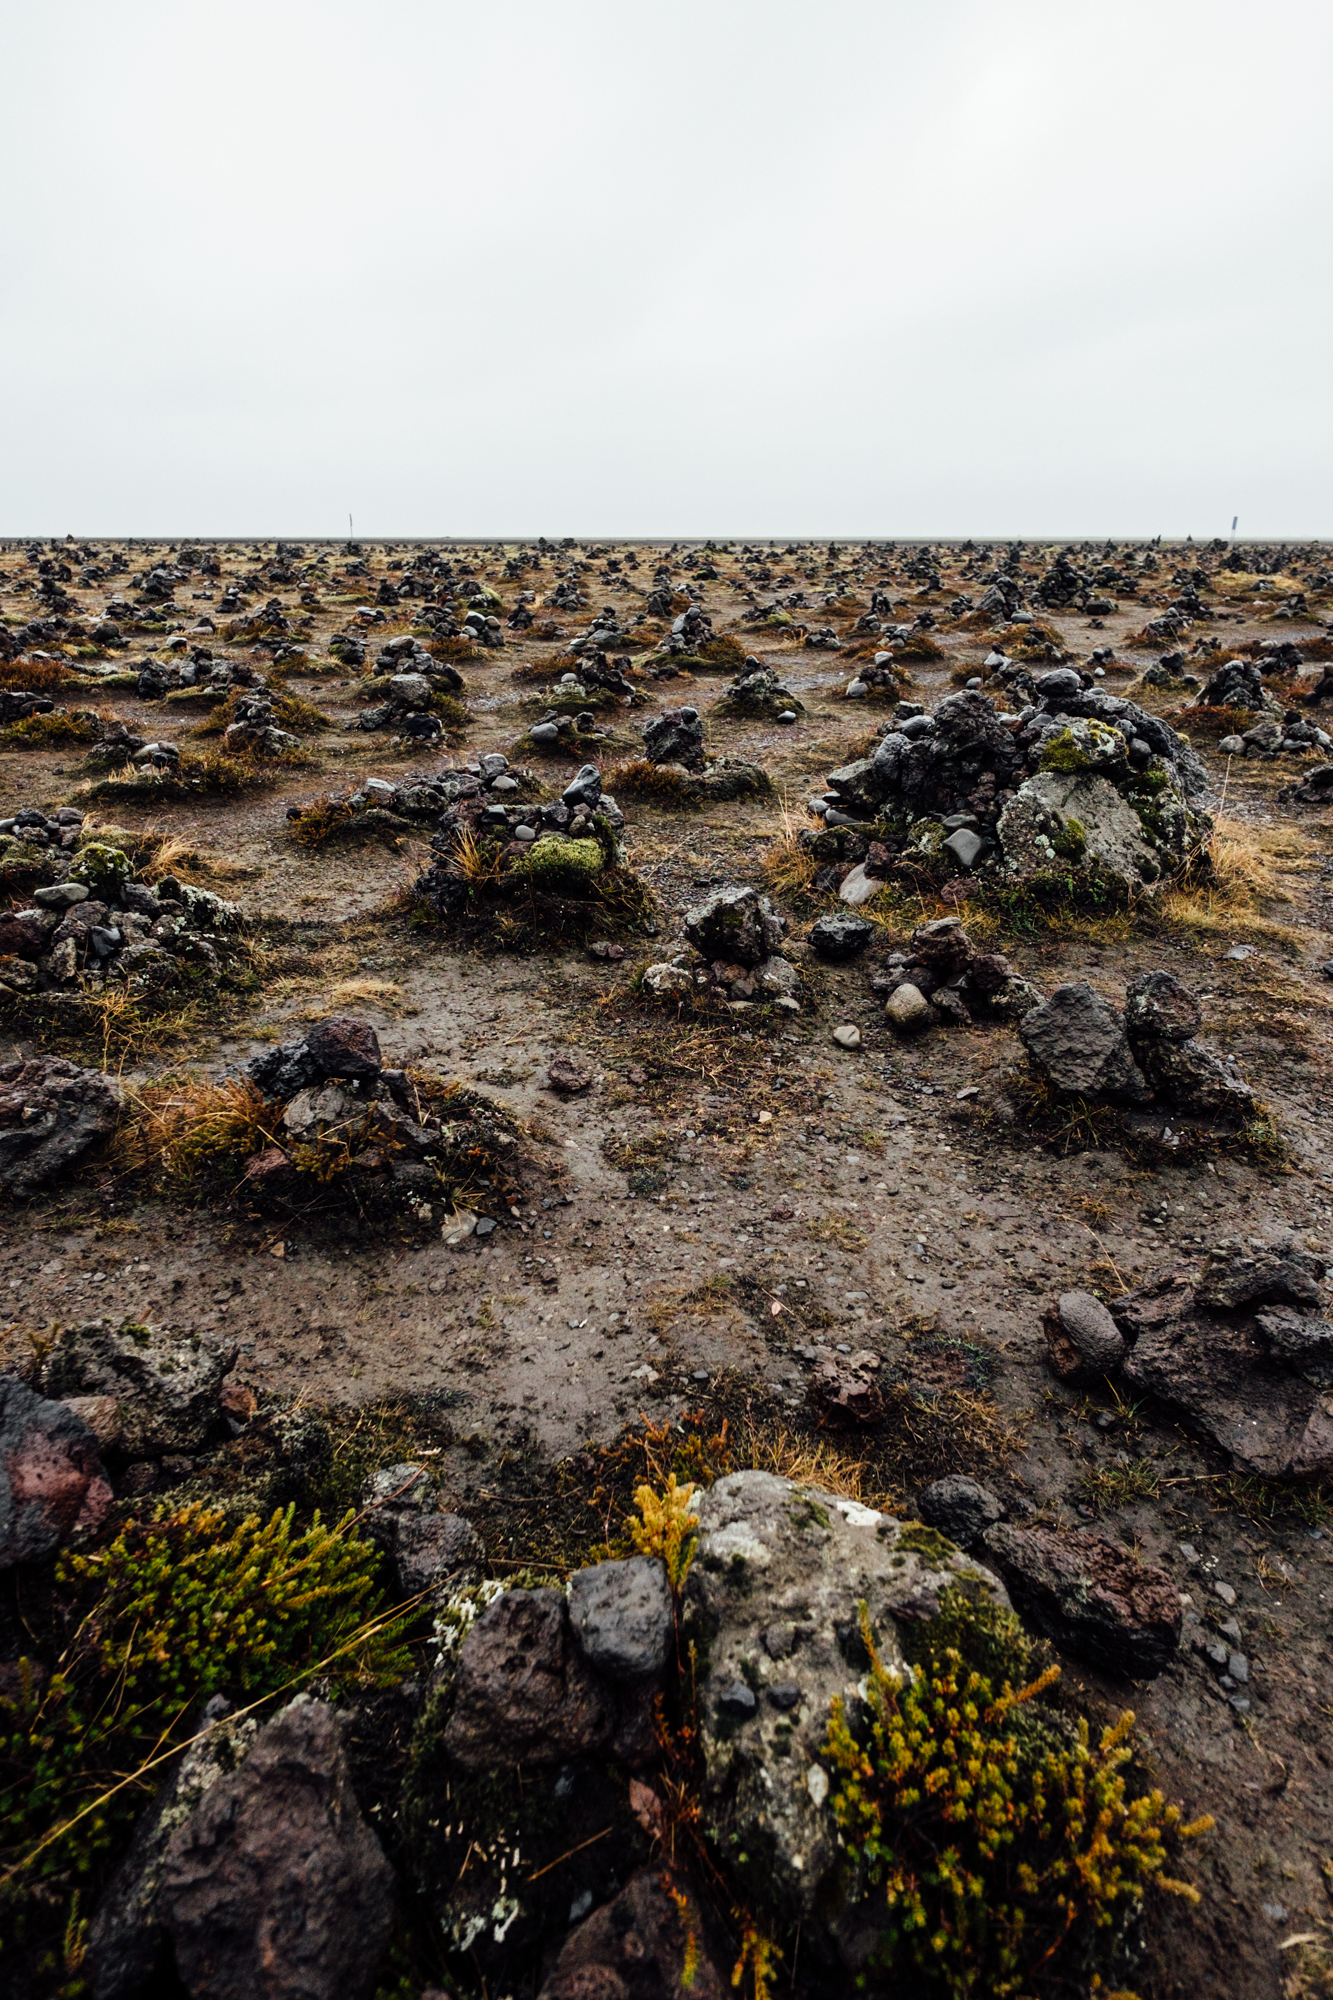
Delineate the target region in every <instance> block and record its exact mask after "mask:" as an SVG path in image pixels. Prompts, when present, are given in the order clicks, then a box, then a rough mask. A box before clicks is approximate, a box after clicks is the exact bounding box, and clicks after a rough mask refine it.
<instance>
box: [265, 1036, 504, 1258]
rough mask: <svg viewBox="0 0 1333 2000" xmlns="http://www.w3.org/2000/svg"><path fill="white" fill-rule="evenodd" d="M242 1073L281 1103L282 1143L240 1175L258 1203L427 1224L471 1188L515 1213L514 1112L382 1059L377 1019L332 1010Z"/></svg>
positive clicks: (280, 1210) (475, 1197) (477, 1198)
mask: <svg viewBox="0 0 1333 2000" xmlns="http://www.w3.org/2000/svg"><path fill="white" fill-rule="evenodd" d="M244 1074H245V1075H246V1076H247V1077H248V1078H249V1080H250V1082H251V1083H252V1084H253V1086H254V1088H255V1089H256V1090H257V1091H258V1092H259V1094H260V1095H261V1096H262V1097H263V1098H264V1100H265V1101H266V1102H267V1103H269V1104H272V1105H274V1106H276V1107H279V1109H278V1110H277V1112H276V1114H275V1115H276V1123H275V1126H274V1133H273V1137H274V1144H272V1145H271V1146H268V1147H266V1148H265V1149H264V1150H263V1151H262V1152H260V1153H257V1154H256V1155H255V1156H254V1158H253V1159H251V1161H250V1162H249V1164H248V1166H247V1168H246V1172H245V1177H244V1180H243V1182H242V1186H243V1189H244V1193H245V1196H246V1199H247V1200H250V1201H252V1202H253V1203H254V1204H256V1205H258V1206H260V1207H263V1208H265V1209H267V1210H269V1211H270V1212H273V1213H276V1214H284V1213H288V1212H290V1211H292V1210H293V1209H298V1208H305V1207H307V1206H309V1205H310V1204H311V1203H312V1202H315V1201H318V1200H319V1199H320V1198H321V1196H326V1197H329V1198H332V1199H344V1200H350V1201H355V1202H356V1203H358V1204H359V1205H361V1206H362V1207H366V1208H370V1209H373V1210H376V1211H378V1212H380V1213H385V1212H392V1211H397V1212H401V1213H403V1214H410V1215H411V1216H414V1217H415V1218H416V1219H417V1220H418V1221H420V1222H431V1221H438V1220H440V1218H441V1216H445V1217H447V1215H448V1213H449V1211H450V1209H451V1206H452V1204H453V1201H454V1198H455V1196H457V1195H458V1194H459V1193H460V1192H461V1191H466V1192H467V1195H468V1200H469V1202H470V1203H473V1204H480V1205H483V1206H490V1207H494V1208H496V1209H497V1210H498V1211H500V1212H501V1213H505V1214H507V1213H508V1207H507V1200H506V1191H507V1190H508V1189H509V1188H510V1187H511V1186H512V1185H514V1175H515V1173H516V1172H517V1170H518V1167H519V1164H520V1162H521V1159H522V1149H521V1147H520V1145H519V1141H518V1133H517V1129H516V1127H515V1126H514V1125H513V1123H512V1121H510V1120H509V1118H508V1117H507V1115H506V1114H505V1113H504V1112H503V1111H502V1110H501V1108H500V1107H499V1106H498V1105H496V1104H494V1103H492V1102H491V1101H490V1100H489V1099H487V1098H484V1097H482V1096H480V1095H479V1094H476V1093H472V1092H465V1091H463V1090H461V1089H459V1088H457V1087H451V1086H449V1085H446V1084H444V1083H442V1082H441V1081H440V1080H439V1079H438V1078H430V1077H425V1076H409V1075H408V1074H407V1073H406V1072H404V1071H403V1070H392V1069H385V1068H384V1066H383V1063H382V1061H381V1057H380V1046H379V1039H378V1037H377V1035H376V1033H375V1030H374V1028H373V1027H371V1025H370V1023H369V1022H367V1021H359V1020H356V1019H355V1018H353V1017H352V1016H349V1015H335V1016H333V1017H332V1018H331V1019H329V1020H327V1021H321V1022H320V1023H319V1025H318V1026H317V1027H314V1028H312V1029H310V1031H309V1033H308V1034H306V1035H304V1036H303V1037H302V1038H301V1040H300V1041H297V1042H284V1043H283V1044H282V1045H281V1046H280V1047H279V1048H275V1049H268V1050H265V1052H264V1053H263V1054H262V1055H258V1056H255V1057H253V1058H252V1059H251V1061H250V1062H249V1063H247V1064H246V1066H245V1071H244ZM491 1226H493V1224H492V1225H491Z"/></svg>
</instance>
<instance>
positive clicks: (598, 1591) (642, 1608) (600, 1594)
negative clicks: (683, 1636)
mask: <svg viewBox="0 0 1333 2000" xmlns="http://www.w3.org/2000/svg"><path fill="white" fill-rule="evenodd" d="M569 1622H570V1625H571V1627H572V1629H573V1633H574V1637H575V1640H576V1641H577V1643H578V1648H579V1651H580V1653H581V1654H582V1656H583V1658H584V1660H585V1661H586V1663H587V1665H588V1666H590V1667H591V1668H592V1669H593V1671H594V1672H596V1673H600V1674H605V1675H606V1676H607V1678H608V1679H609V1680H615V1681H638V1680H648V1679H651V1678H653V1677H654V1676H656V1675H657V1674H660V1673H661V1671H662V1669H663V1667H665V1665H666V1662H667V1655H668V1652H669V1651H670V1647H671V1639H672V1634H673V1632H674V1629H675V1619H674V1614H673V1611H672V1604H671V1591H670V1588H669V1587H668V1584H667V1580H666V1570H665V1569H664V1567H663V1565H662V1563H661V1561H660V1560H659V1559H658V1558H657V1557H656V1556H631V1557H630V1558H629V1559H628V1560H627V1561H625V1562H604V1563H595V1564H594V1565H593V1566H592V1567H591V1568H589V1569H581V1570H577V1571H575V1573H574V1575H573V1576H572V1577H571V1578H570V1580H569Z"/></svg>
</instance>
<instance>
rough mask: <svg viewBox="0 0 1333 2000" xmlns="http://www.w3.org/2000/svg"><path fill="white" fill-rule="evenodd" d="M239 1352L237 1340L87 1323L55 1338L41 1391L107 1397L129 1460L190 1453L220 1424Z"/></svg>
mask: <svg viewBox="0 0 1333 2000" xmlns="http://www.w3.org/2000/svg"><path fill="white" fill-rule="evenodd" d="M238 1352H239V1349H238V1348H237V1346H236V1344H235V1342H234V1341H231V1342H226V1343H224V1342H221V1341H214V1340H210V1339H208V1338H206V1337H205V1336H204V1335H203V1334H198V1333H178V1332H175V1331H173V1330H172V1329H171V1328H170V1327H160V1326H141V1325H139V1324H138V1323H137V1322H135V1321H133V1320H126V1321H125V1322H124V1323H123V1324H122V1325H121V1326H104V1325H102V1324H101V1322H100V1321H92V1322H89V1323H87V1324H85V1325H82V1326H72V1327H68V1328H66V1330H65V1332H64V1333H62V1334H61V1335H60V1338H59V1339H58V1340H57V1342H56V1344H55V1346H54V1347H53V1348H52V1349H51V1352H50V1353H49V1355H48V1356H47V1358H46V1361H45V1363H44V1364H43V1368H42V1386H43V1388H44V1389H45V1390H46V1391H47V1393H48V1395H53V1396H107V1397H110V1398H111V1399H112V1400H113V1401H114V1402H115V1404H116V1405H117V1408H118V1411H119V1415H120V1441H121V1445H122V1447H123V1449H124V1450H125V1451H126V1452H127V1453H128V1454H129V1456H130V1457H131V1458H144V1457H149V1458H151V1457H157V1456H160V1455H161V1454H162V1453H164V1452H176V1451H194V1450H197V1449H198V1447H199V1446H200V1445H202V1444H204V1443H205V1442H206V1441H207V1439H208V1436H209V1433H210V1431H211V1430H212V1429H213V1427H214V1425H215V1424H216V1423H217V1420H218V1397H219V1395H220V1394H221V1392H222V1382H223V1378H224V1376H226V1375H227V1374H229V1373H230V1371H231V1369H232V1368H233V1367H234V1366H235V1363H236V1356H237V1354H238Z"/></svg>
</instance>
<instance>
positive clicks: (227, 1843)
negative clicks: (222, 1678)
mask: <svg viewBox="0 0 1333 2000" xmlns="http://www.w3.org/2000/svg"><path fill="white" fill-rule="evenodd" d="M393 1904H394V1893H393V1871H392V1869H391V1868H390V1866H389V1863H388V1861H387V1860H386V1859H385V1856H384V1850H383V1848H382V1847H381V1846H380V1843H379V1841H378V1839H377V1838H376V1836H375V1834H374V1833H373V1832H372V1831H371V1829H370V1828H369V1827H368V1826H367V1825H366V1823H365V1821H364V1820H363V1819H362V1817H361V1811H360V1808H359V1807H358V1805H357V1803H356V1799H355V1797H354V1796H353V1794H352V1789H351V1784H350V1782H349V1779H348V1773H347V1766H346V1762H345V1760H344V1758H343V1753H342V1750H341V1747H340V1745H339V1743H338V1737H337V1725H336V1721H335V1718H334V1713H333V1710H332V1709H331V1708H329V1707H328V1706H327V1705H326V1704H325V1703H324V1702H319V1701H311V1700H310V1699H309V1698H308V1697H306V1696H298V1697H297V1699H296V1700H295V1701H294V1702H292V1704H291V1705H290V1707H288V1708H286V1709H284V1710H283V1712H282V1714H281V1715H279V1716H276V1717H275V1718H274V1720H273V1721H272V1722H270V1723H268V1724H267V1725H266V1726H265V1727H264V1728H263V1729H262V1730H261V1731H260V1732H259V1734H258V1735H257V1736H256V1738H255V1740H254V1744H253V1747H252V1748H251V1751H250V1754H249V1756H248V1757H247V1758H246V1759H245V1762H244V1763H243V1764H242V1765H241V1767H240V1769H239V1770H237V1771H235V1772H233V1773H232V1774H231V1775H230V1776H227V1777H222V1778H219V1780H218V1781H217V1783H216V1784H214V1785H213V1786H212V1787H211V1789H210V1790H209V1791H208V1793H207V1794H206V1796H205V1797H204V1799H203V1800H202V1802H201V1804H200V1806H199V1808H198V1810H197V1811H196V1812H194V1813H192V1814H191V1816H190V1817H189V1818H188V1819H187V1820H186V1821H185V1823H184V1825H182V1826H180V1827H178V1828H177V1830H176V1832H175V1833H174V1834H173V1835H172V1837H171V1840H170V1842H169V1843H168V1846H167V1850H166V1855H165V1857H164V1860H163V1864H162V1877H161V1885H160V1888H159V1890H158V1900H157V1907H158V1911H159V1914H160V1920H161V1922H162V1924H163V1926H164V1928H165V1930H166V1931H167V1933H168V1935H169V1937H170V1939H171V1943H172V1947H173V1949H174V1952H175V1959H176V1966H177V1969H178V1971H179V1973H180V1976H181V1979H182V1980H183V1982H184V1984H185V1986H186V1988H187V1990H188V1991H189V1993H190V1994H191V1996H192V2000H292V1996H293V1995H299V1996H301V2000H362V1996H365V1995H368V1994H369V1993H371V1992H372V1991H373V1989H374V1984H375V1975H376V1972H377V1969H378V1967H379V1962H380V1959H381V1957H382V1956H383V1954H384V1950H385V1948H386V1946H387V1944H388V1942H389V1934H390V1931H391V1930H392V1927H393Z"/></svg>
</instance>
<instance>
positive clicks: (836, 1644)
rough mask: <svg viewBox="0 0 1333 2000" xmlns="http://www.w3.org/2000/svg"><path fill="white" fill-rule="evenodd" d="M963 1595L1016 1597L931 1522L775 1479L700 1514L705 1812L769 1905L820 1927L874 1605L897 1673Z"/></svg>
mask: <svg viewBox="0 0 1333 2000" xmlns="http://www.w3.org/2000/svg"><path fill="white" fill-rule="evenodd" d="M950 1586H958V1587H960V1588H962V1589H964V1590H966V1591H970V1592H975V1593H978V1594H980V1595H982V1596H986V1597H989V1598H991V1599H992V1600H994V1601H997V1602H999V1603H1004V1602H1006V1601H1007V1600H1006V1598H1005V1593H1004V1588H1003V1586H1002V1585H1001V1583H1000V1582H999V1580H998V1579H997V1578H996V1577H995V1576H994V1575H993V1574H991V1573H990V1572H989V1571H987V1570H982V1569H979V1568H978V1566H977V1565H976V1564H975V1563H974V1562H972V1561H971V1560H970V1559H969V1558H968V1557H966V1556H964V1555H963V1554H962V1553H961V1552H960V1551H959V1550H958V1549H956V1548H955V1547H954V1546H953V1544H952V1543H950V1542H947V1541H945V1540H944V1539H943V1538H942V1537H941V1536H940V1535H938V1534H936V1533H934V1532H933V1531H932V1530H930V1529H927V1528H923V1527H921V1526H920V1525H919V1524H918V1525H917V1526H915V1527H904V1525H903V1524H902V1523H901V1522H899V1521H896V1520H894V1519H893V1518H892V1517H891V1516H890V1515H887V1514H880V1513H877V1512H875V1510H874V1509H873V1508H869V1507H862V1506H860V1505H858V1504H857V1503H856V1502H855V1501H851V1500H840V1499H837V1498H835V1497H834V1496H833V1495H832V1494H828V1493H822V1492H818V1491H816V1490H813V1489H810V1488H805V1487H800V1486H797V1485H795V1484H793V1482H792V1481H791V1480H788V1479H780V1478H778V1477H777V1476H776V1475H775V1474H772V1473H767V1472H737V1473H733V1474H731V1476H730V1477H728V1478H726V1479H720V1480H719V1481H718V1482H717V1484H716V1485H715V1486H713V1487H712V1488H711V1489H710V1490H709V1491H708V1492H707V1493H706V1494H705V1495H704V1496H703V1499H702V1502H701V1504H700V1509H699V1541H698V1547H697V1551H696V1554H695V1558H694V1563H693V1566H692V1568H691V1570H690V1575H689V1580H688V1583H687V1586H686V1599H685V1610H684V1618H683V1637H684V1639H685V1641H686V1642H687V1643H688V1642H689V1641H690V1640H693V1641H694V1642H695V1643H696V1644H697V1645H698V1648H699V1653H700V1659H701V1663H702V1670H701V1673H700V1678H699V1726H700V1732H701V1745H702V1749H703V1754H704V1760H705V1775H704V1784H703V1804H704V1810H705V1813H706V1815H707V1820H708V1824H709V1826H710V1828H711V1829H712V1831H713V1833H714V1836H715V1838H716V1839H717V1840H718V1842H719V1843H720V1845H721V1846H722V1848H723V1849H724V1850H725V1852H726V1853H727V1855H728V1858H729V1859H730V1861H731V1862H732V1863H733V1864H734V1866H735V1867H736V1868H737V1869H738V1871H739V1872H740V1874H741V1876H742V1877H743V1878H744V1879H745V1880H747V1881H748V1882H750V1883H751V1884H753V1888H754V1893H755V1894H756V1895H757V1896H759V1897H760V1898H761V1900H762V1901H763V1902H764V1903H766V1904H768V1905H770V1906H771V1905H773V1904H775V1903H776V1904H777V1905H778V1906H779V1907H781V1908H784V1909H785V1910H786V1911H787V1912H788V1914H789V1915H790V1916H791V1917H792V1918H793V1919H797V1918H799V1919H801V1920H803V1921H806V1922H809V1921H812V1920H814V1919H815V1918H816V1915H817V1913H820V1914H822V1913H823V1912H824V1911H825V1907H826V1898H827V1897H828V1896H829V1895H830V1894H833V1893H834V1885H835V1883H836V1879H837V1872H838V1869H839V1866H840V1862H841V1858H842V1856H841V1848H840V1846H839V1843H838V1840H837V1836H836V1828H835V1827H834V1824H833V1821H832V1816H831V1814H830V1813H829V1812H828V1811H827V1809H826V1801H827V1798H828V1792H829V1783H830V1780H829V1772H828V1770H827V1768H826V1766H825V1763H824V1742H825V1739H826V1736H827V1734H828V1726H829V1715H830V1707H831V1704H832V1702H833V1699H834V1697H835V1696H840V1697H842V1699H843V1700H844V1701H847V1702H849V1703H853V1704H854V1703H856V1702H857V1700H858V1696H857V1687H858V1684H859V1683H860V1682H861V1680H862V1678H863V1676H864V1674H865V1673H866V1670H867V1668H868V1667H869V1664H870V1662H869V1659H868V1657H867V1654H866V1651H865V1647H864V1644H863V1641H862V1636H861V1624H860V1612H859V1608H858V1607H859V1605H860V1604H861V1603H862V1602H863V1601H864V1603H865V1605H866V1607H867V1610H868V1612H869V1616H870V1624H871V1630H872V1633H873V1636H874V1639H875V1643H876V1645H877V1647H878V1648H879V1651H880V1654H881V1657H882V1659H883V1661H884V1664H885V1665H886V1666H887V1667H888V1668H890V1669H894V1668H897V1669H901V1668H902V1666H903V1652H902V1646H901V1643H900V1628H901V1626H902V1625H903V1624H905V1623H919V1621H921V1620H923V1619H929V1618H932V1617H934V1616H935V1615H936V1614H937V1613H938V1612H939V1610H940V1604H941V1593H942V1592H943V1591H945V1590H947V1589H948V1588H949V1587H950Z"/></svg>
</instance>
